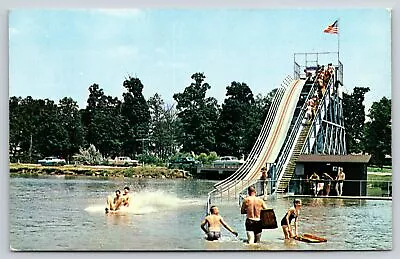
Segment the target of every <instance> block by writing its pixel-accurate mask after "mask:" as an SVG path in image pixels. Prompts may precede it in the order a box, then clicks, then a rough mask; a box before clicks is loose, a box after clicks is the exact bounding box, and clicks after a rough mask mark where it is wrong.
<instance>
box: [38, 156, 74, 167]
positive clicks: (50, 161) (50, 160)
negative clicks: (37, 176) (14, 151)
mask: <svg viewBox="0 0 400 259" xmlns="http://www.w3.org/2000/svg"><path fill="white" fill-rule="evenodd" d="M66 163H67V162H66V161H65V159H62V158H58V157H55V156H48V157H45V158H43V159H40V160H38V164H41V165H65V164H66Z"/></svg>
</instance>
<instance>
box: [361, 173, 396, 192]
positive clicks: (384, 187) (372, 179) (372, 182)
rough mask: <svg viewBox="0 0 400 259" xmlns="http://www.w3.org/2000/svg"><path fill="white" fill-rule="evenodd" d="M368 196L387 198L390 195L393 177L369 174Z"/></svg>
mask: <svg viewBox="0 0 400 259" xmlns="http://www.w3.org/2000/svg"><path fill="white" fill-rule="evenodd" d="M367 180H368V182H367V194H368V196H385V195H387V194H388V193H389V189H390V188H391V183H392V175H379V174H368V177H367Z"/></svg>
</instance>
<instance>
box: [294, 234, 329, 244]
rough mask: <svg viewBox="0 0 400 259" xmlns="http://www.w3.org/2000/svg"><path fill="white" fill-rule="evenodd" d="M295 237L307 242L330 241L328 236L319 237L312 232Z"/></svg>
mask: <svg viewBox="0 0 400 259" xmlns="http://www.w3.org/2000/svg"><path fill="white" fill-rule="evenodd" d="M294 239H296V240H299V241H303V242H307V243H322V242H326V241H328V240H327V239H326V238H323V237H318V236H315V235H311V234H303V235H300V236H297V237H295V238H294Z"/></svg>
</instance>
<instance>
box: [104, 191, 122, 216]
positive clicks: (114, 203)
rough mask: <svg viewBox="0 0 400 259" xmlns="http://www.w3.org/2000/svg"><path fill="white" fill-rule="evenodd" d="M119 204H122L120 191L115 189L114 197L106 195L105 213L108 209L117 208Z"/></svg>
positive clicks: (113, 209)
mask: <svg viewBox="0 0 400 259" xmlns="http://www.w3.org/2000/svg"><path fill="white" fill-rule="evenodd" d="M121 205H122V198H121V191H120V190H116V191H115V197H112V196H111V195H109V196H108V197H107V207H106V213H108V212H109V211H116V210H119V208H120V206H121Z"/></svg>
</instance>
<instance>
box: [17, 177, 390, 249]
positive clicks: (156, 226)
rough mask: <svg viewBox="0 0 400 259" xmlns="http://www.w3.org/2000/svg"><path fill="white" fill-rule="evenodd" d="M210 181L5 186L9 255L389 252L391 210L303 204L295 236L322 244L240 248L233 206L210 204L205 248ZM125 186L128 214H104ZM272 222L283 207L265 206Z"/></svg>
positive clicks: (265, 238)
mask: <svg viewBox="0 0 400 259" xmlns="http://www.w3.org/2000/svg"><path fill="white" fill-rule="evenodd" d="M215 183H216V182H215V181H207V180H180V179H179V180H171V179H159V180H158V179H131V178H129V179H128V178H124V179H109V180H102V179H95V178H74V179H65V178H63V177H46V178H10V188H9V191H10V206H9V208H10V217H9V222H10V247H11V248H12V249H15V250H23V251H26V250H29V251H47V250H51V251H81V250H82V251H88V250H89V251H98V250H102V251H124V250H127V251H149V250H150V251H179V250H190V251H203V250H389V249H391V248H392V202H391V201H385V200H382V201H381V200H358V199H357V200H339V199H324V198H310V199H303V200H302V201H303V206H302V210H301V214H300V222H299V230H300V231H299V232H300V233H311V234H315V235H318V236H322V237H325V238H327V239H328V242H326V243H318V244H308V243H304V242H300V241H294V240H291V241H284V239H283V233H282V230H281V228H280V227H279V228H278V229H274V230H264V231H263V234H262V238H261V241H262V242H261V243H260V244H258V245H248V244H246V243H244V242H243V240H244V239H245V237H246V234H245V230H244V221H245V217H244V216H243V215H240V213H239V211H240V208H239V204H238V202H237V201H236V200H230V201H223V200H215V201H214V202H213V204H215V205H217V206H218V207H219V208H220V214H221V215H222V216H223V217H224V219H225V221H226V222H227V223H228V224H229V225H230V226H231V227H232V228H234V229H235V230H236V231H237V232H239V239H236V238H235V237H234V236H232V234H230V233H229V232H227V231H226V230H223V231H222V239H221V241H216V242H208V241H205V240H204V233H203V232H202V231H201V229H200V222H201V220H202V219H203V217H204V216H205V213H206V211H205V210H206V200H207V193H208V192H209V191H210V190H211V189H212V186H213V185H214V184H215ZM125 185H128V186H130V188H131V194H132V198H133V200H132V206H131V208H130V211H128V212H126V213H123V214H121V215H106V214H105V213H104V208H105V200H106V197H107V195H109V194H112V193H113V192H114V190H116V189H121V190H122V189H123V187H124V186H125ZM267 205H268V207H272V208H274V210H275V213H276V217H277V221H278V222H280V220H281V218H282V217H283V215H284V214H285V212H286V210H287V209H288V208H289V207H290V206H291V199H288V198H277V199H274V200H269V201H267Z"/></svg>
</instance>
